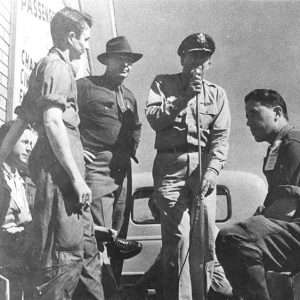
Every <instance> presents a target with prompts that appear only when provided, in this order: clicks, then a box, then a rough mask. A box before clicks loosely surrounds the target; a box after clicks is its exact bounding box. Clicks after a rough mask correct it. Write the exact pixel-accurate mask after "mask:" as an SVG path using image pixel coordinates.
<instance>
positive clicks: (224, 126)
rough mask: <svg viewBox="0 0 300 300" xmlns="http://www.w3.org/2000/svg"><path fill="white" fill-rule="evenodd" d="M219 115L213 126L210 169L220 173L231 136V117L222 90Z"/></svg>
mask: <svg viewBox="0 0 300 300" xmlns="http://www.w3.org/2000/svg"><path fill="white" fill-rule="evenodd" d="M217 103H218V107H219V113H218V114H217V115H216V118H215V120H214V121H213V124H212V126H211V132H210V151H209V156H210V159H209V162H208V167H209V168H213V169H215V170H216V171H218V172H220V170H221V169H222V168H223V166H224V164H225V162H226V160H227V156H228V151H229V134H230V127H231V115H230V110H229V104H228V99H227V95H226V93H225V91H224V90H223V89H220V91H219V95H218V99H217Z"/></svg>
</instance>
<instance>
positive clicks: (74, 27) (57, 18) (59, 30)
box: [50, 7, 93, 45]
mask: <svg viewBox="0 0 300 300" xmlns="http://www.w3.org/2000/svg"><path fill="white" fill-rule="evenodd" d="M92 24H93V21H92V17H91V16H90V15H88V14H85V13H81V12H79V11H78V10H76V9H73V8H70V7H65V8H63V9H61V10H60V11H58V12H57V13H56V14H55V15H54V17H53V18H52V20H51V23H50V29H51V36H52V40H53V44H54V45H60V43H61V42H62V41H63V40H64V38H65V37H66V36H67V35H68V34H69V33H70V32H71V31H74V33H75V34H76V37H77V38H78V37H79V36H80V34H81V33H82V31H83V29H84V28H85V27H86V25H88V26H89V27H92Z"/></svg>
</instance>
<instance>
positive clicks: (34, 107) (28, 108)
mask: <svg viewBox="0 0 300 300" xmlns="http://www.w3.org/2000/svg"><path fill="white" fill-rule="evenodd" d="M71 84H72V77H71V75H70V71H69V69H68V66H67V65H66V64H65V63H64V62H63V61H60V60H54V61H50V62H47V61H44V62H41V63H40V64H39V65H37V67H36V68H35V69H34V70H33V72H32V74H31V76H30V79H29V88H28V91H27V93H26V95H25V97H24V100H23V102H22V104H21V106H19V107H17V108H16V110H15V113H16V114H18V115H19V116H20V117H21V118H22V119H25V120H26V121H27V122H28V123H33V122H37V121H39V120H41V119H42V116H43V112H44V110H45V109H46V108H47V107H49V106H58V107H60V108H61V109H62V111H65V110H66V106H67V105H68V102H67V99H68V95H70V90H71Z"/></svg>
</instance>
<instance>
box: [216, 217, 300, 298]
mask: <svg viewBox="0 0 300 300" xmlns="http://www.w3.org/2000/svg"><path fill="white" fill-rule="evenodd" d="M216 253H217V257H218V260H219V261H220V263H221V264H222V266H223V268H224V270H225V274H226V277H227V278H228V280H229V282H230V283H231V285H232V287H233V290H234V292H235V293H236V294H237V295H239V296H242V297H243V296H244V297H245V298H246V299H249V300H271V298H270V295H269V292H268V288H267V283H266V276H265V275H266V271H269V270H272V271H277V272H282V271H290V272H296V271H297V270H299V266H300V226H299V225H298V224H296V223H293V222H285V221H278V220H270V219H267V218H265V217H264V216H261V215H259V216H254V217H251V218H249V219H248V220H246V221H244V222H239V223H237V224H236V225H231V226H227V227H225V228H223V229H222V230H221V231H220V232H219V234H218V237H217V240H216Z"/></svg>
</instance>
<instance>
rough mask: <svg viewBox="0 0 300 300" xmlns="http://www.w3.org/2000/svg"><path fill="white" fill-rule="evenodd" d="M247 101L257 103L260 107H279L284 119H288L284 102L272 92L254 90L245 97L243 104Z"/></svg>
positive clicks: (277, 94) (278, 95)
mask: <svg viewBox="0 0 300 300" xmlns="http://www.w3.org/2000/svg"><path fill="white" fill-rule="evenodd" d="M249 100H253V101H256V102H259V103H260V104H261V105H264V106H267V107H275V106H280V107H281V108H282V111H283V115H284V117H285V119H286V120H288V119H289V117H288V113H287V107H286V104H285V101H284V100H283V98H282V97H281V95H280V94H279V93H277V92H276V91H274V90H268V89H256V90H254V91H252V92H250V93H249V94H248V95H247V96H246V97H245V103H247V102H248V101H249Z"/></svg>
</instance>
